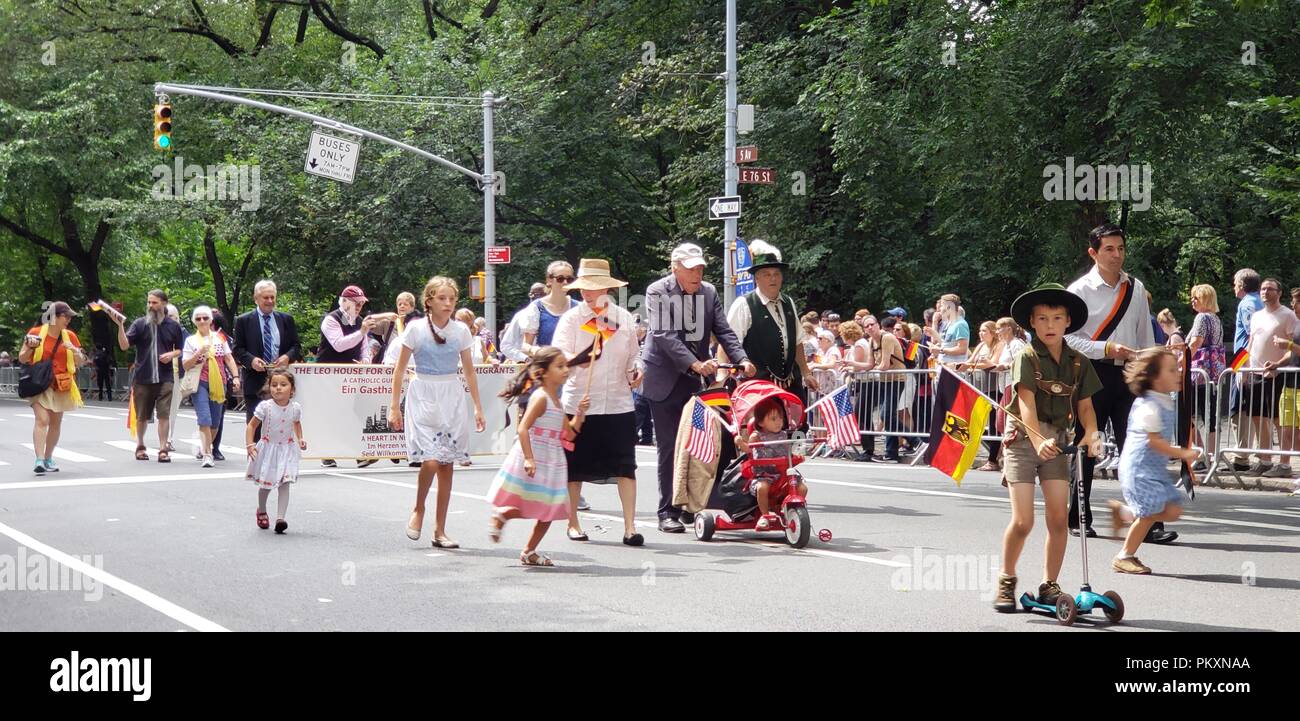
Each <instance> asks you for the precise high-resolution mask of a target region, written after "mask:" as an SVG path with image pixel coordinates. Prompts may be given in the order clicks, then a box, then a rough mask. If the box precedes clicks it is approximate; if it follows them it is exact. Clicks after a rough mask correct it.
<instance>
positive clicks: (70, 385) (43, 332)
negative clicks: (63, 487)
mask: <svg viewBox="0 0 1300 721" xmlns="http://www.w3.org/2000/svg"><path fill="white" fill-rule="evenodd" d="M75 315H77V312H76V311H74V310H72V306H70V305H68V304H67V303H64V302H63V301H56V302H54V303H51V304H50V306H49V308H48V310H47V311H46V313H45V322H44V323H42V324H41V325H38V326H35V327H33V328H31V329H30V330H28V331H27V339H26V340H25V341H24V342H23V349H22V351H21V352H20V353H19V354H18V362H19V363H22V364H24V365H25V364H29V363H39V362H41V361H43V360H49V361H52V365H53V369H54V379H53V380H51V381H50V386H49V387H48V388H46V389H45V391H44V392H43V393H41V394H40V395H36V396H32V397H31V398H29V399H28V402H29V403H31V406H32V414H33V415H35V416H36V425H35V426H34V427H33V428H32V449H33V450H34V451H35V452H36V465H35V466H34V467H33V468H32V470H33V471H35V472H36V473H38V474H44V473H57V472H58V470H59V467H58V466H56V465H54V460H53V456H54V447H55V446H56V445H58V443H59V433H60V431H61V430H62V429H63V414H64V413H65V412H66V411H73V410H76V409H78V408H80V407H81V406H82V405H83V403H82V400H81V391H80V390H79V389H78V388H77V377H76V373H77V366H79V365H84V364H85V363H86V356H85V354H83V353H82V352H81V341H80V340H79V339H78V338H77V334H76V333H73V332H72V331H70V330H68V322H69V321H71V320H72V317H73V316H75Z"/></svg>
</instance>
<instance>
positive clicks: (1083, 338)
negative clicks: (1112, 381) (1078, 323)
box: [1065, 265, 1156, 359]
mask: <svg viewBox="0 0 1300 721" xmlns="http://www.w3.org/2000/svg"><path fill="white" fill-rule="evenodd" d="M1126 280H1127V281H1129V282H1130V283H1132V284H1133V299H1132V300H1131V301H1129V304H1128V309H1127V310H1126V311H1125V312H1124V317H1123V318H1121V319H1120V321H1119V325H1118V326H1116V327H1115V332H1114V333H1111V334H1110V338H1108V339H1107V340H1093V339H1092V336H1093V334H1094V333H1096V332H1097V330H1098V329H1099V328H1101V326H1102V325H1103V324H1104V323H1105V322H1106V318H1107V317H1108V316H1110V309H1111V308H1113V307H1115V302H1116V301H1117V300H1119V292H1120V286H1121V285H1122V284H1123V282H1124V281H1126ZM1069 290H1070V292H1071V293H1074V294H1075V295H1077V296H1079V297H1080V298H1083V302H1084V303H1087V304H1088V322H1087V323H1084V324H1083V327H1082V328H1080V329H1079V330H1077V331H1075V332H1074V333H1071V334H1070V335H1068V336H1066V337H1065V342H1066V343H1067V344H1068V345H1069V346H1070V347H1071V348H1073V349H1075V350H1077V351H1079V352H1080V353H1082V354H1083V355H1084V356H1086V357H1088V358H1093V359H1099V358H1105V357H1106V343H1107V341H1109V342H1111V343H1118V344H1120V345H1123V346H1128V347H1129V348H1132V349H1133V350H1142V349H1144V348H1150V347H1151V346H1153V345H1155V344H1156V338H1155V333H1154V331H1152V330H1151V306H1150V304H1148V303H1147V291H1146V287H1145V286H1143V285H1142V281H1140V280H1138V279H1137V278H1134V277H1133V276H1131V275H1129V274H1128V273H1123V272H1121V273H1120V276H1119V283H1116V284H1115V285H1107V284H1106V281H1104V280H1102V279H1101V273H1099V272H1098V271H1097V266H1096V265H1094V266H1092V270H1090V271H1088V273H1087V274H1086V275H1084V276H1083V277H1082V278H1080V279H1078V280H1076V281H1074V282H1073V283H1071V284H1070V288H1069Z"/></svg>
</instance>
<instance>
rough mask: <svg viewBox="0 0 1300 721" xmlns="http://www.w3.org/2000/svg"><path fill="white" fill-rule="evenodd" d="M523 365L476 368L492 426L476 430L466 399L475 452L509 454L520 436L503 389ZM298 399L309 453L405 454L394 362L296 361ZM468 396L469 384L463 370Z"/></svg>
mask: <svg viewBox="0 0 1300 721" xmlns="http://www.w3.org/2000/svg"><path fill="white" fill-rule="evenodd" d="M518 368H519V367H518V366H513V365H504V366H493V365H484V366H476V367H475V369H474V370H475V376H476V378H477V380H478V392H479V401H480V402H481V403H482V404H483V418H484V420H485V421H486V423H487V427H486V428H485V429H484V431H483V432H482V433H475V432H474V404H473V403H472V402H471V401H470V399H469V398H468V397H466V399H465V412H466V415H465V424H466V426H467V427H468V428H469V429H470V433H469V452H470V453H471V454H474V455H483V454H492V453H501V454H504V453H507V452H508V451H509V450H510V446H511V445H512V444H513V443H514V441H515V418H514V409H513V408H512V407H510V406H508V405H507V404H506V402H505V400H504V399H502V398H501V397H500V396H499V395H498V394H499V393H500V392H501V391H502V390H503V389H504V388H505V386H506V382H507V381H509V380H510V378H512V377H514V374H515V372H516V371H517V370H518ZM290 369H291V370H292V371H293V375H294V383H295V387H296V393H295V395H294V400H296V401H298V404H299V405H301V406H302V433H303V437H304V438H305V439H306V441H307V452H306V454H305V455H304V457H306V458H334V459H346V458H356V459H363V458H405V457H406V436H405V435H404V434H403V433H402V432H400V431H394V430H392V428H390V427H389V425H388V404H389V400H390V399H391V398H392V388H393V367H392V366H383V365H348V364H338V363H295V364H294V365H292V366H291V367H290ZM461 386H462V387H463V388H464V389H465V393H466V396H468V394H469V387H468V386H467V385H466V384H465V379H464V377H463V374H462V378H461Z"/></svg>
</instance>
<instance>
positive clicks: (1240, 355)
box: [1228, 348, 1250, 371]
mask: <svg viewBox="0 0 1300 721" xmlns="http://www.w3.org/2000/svg"><path fill="white" fill-rule="evenodd" d="M1249 360H1250V354H1249V353H1247V352H1246V349H1245V348H1242V349H1241V350H1239V351H1237V355H1235V356H1233V357H1232V362H1231V363H1229V364H1228V367H1229V368H1231V369H1233V370H1234V371H1239V370H1241V367H1242V366H1244V365H1246V361H1249Z"/></svg>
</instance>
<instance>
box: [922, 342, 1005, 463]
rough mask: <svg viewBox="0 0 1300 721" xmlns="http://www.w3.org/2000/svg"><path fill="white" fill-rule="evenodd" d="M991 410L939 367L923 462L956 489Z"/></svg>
mask: <svg viewBox="0 0 1300 721" xmlns="http://www.w3.org/2000/svg"><path fill="white" fill-rule="evenodd" d="M992 410H993V404H992V403H989V401H988V399H986V398H985V397H984V396H982V395H980V393H979V392H978V391H976V390H975V388H974V387H973V386H971V385H970V384H969V383H967V382H965V381H963V380H962V379H961V378H958V377H957V376H956V375H955V374H954V373H952V372H951V371H949V370H948V369H946V368H942V369H941V370H940V371H939V379H938V381H937V382H936V383H935V384H934V418H933V419H932V420H931V422H930V429H931V430H930V443H929V445H928V446H927V447H926V450H925V462H926V463H928V464H930V465H931V466H932V467H934V468H937V469H939V470H940V471H943V472H944V473H945V474H947V475H948V476H949V477H951V478H952V479H953V480H954V481H956V482H957V485H959V486H960V485H961V479H962V476H964V475H966V471H968V470H970V467H971V465H972V464H973V463H974V462H975V453H976V452H977V451H978V450H979V447H980V437H981V436H983V435H984V428H985V427H986V426H987V425H988V420H989V413H990V412H992Z"/></svg>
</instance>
